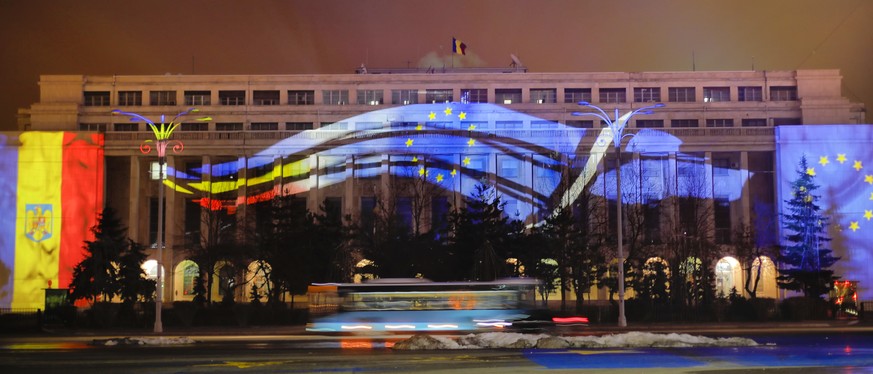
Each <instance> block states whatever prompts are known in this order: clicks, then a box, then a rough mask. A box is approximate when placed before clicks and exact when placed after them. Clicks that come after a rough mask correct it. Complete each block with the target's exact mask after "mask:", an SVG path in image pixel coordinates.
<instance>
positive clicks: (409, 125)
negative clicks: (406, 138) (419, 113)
mask: <svg viewBox="0 0 873 374" xmlns="http://www.w3.org/2000/svg"><path fill="white" fill-rule="evenodd" d="M416 126H418V122H401V121H397V122H391V129H392V130H401V129H413V128H415V127H416Z"/></svg>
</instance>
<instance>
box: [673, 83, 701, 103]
mask: <svg viewBox="0 0 873 374" xmlns="http://www.w3.org/2000/svg"><path fill="white" fill-rule="evenodd" d="M667 95H668V96H669V98H668V100H670V102H671V103H693V102H694V101H695V100H697V99H696V97H695V96H696V95H697V89H696V88H694V87H670V88H668V89H667Z"/></svg>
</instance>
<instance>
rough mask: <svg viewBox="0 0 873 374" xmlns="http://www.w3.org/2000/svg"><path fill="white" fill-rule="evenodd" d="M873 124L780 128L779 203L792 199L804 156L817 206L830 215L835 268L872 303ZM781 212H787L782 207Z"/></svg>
mask: <svg viewBox="0 0 873 374" xmlns="http://www.w3.org/2000/svg"><path fill="white" fill-rule="evenodd" d="M871 139H873V125H812V126H783V127H777V128H776V147H777V148H776V149H777V153H776V155H777V173H778V175H779V176H780V177H779V178H780V179H779V184H778V188H779V191H778V199H777V200H778V203H779V204H780V205H781V206H784V205H785V201H786V200H789V199H791V182H793V181H794V180H795V179H797V169H798V165H799V164H800V159H801V157H803V156H806V160H807V163H808V165H809V170H807V171H806V172H807V173H810V174H811V175H814V182H815V183H816V184H817V185H819V189H818V190H817V192H818V194H819V195H820V200H819V207H820V208H821V209H822V211H823V212H824V213H825V214H826V215H828V216H830V218H831V219H830V227H829V228H828V235H829V236H830V237H831V239H832V240H831V242H830V243H828V244H829V245H830V248H831V249H832V250H833V251H834V255H835V256H842V259H841V260H840V261H837V263H836V265H835V266H834V270H835V274H836V275H838V276H841V277H842V279H844V280H851V281H859V282H860V283H859V284H860V285H861V287H859V294H860V295H859V297H861V299H867V300H869V299H870V298H871V297H873V288H871V287H869V286H868V287H864V286H863V285H870V284H873V276H871V273H870V263H871V262H873V244H871V243H873V242H871V239H873V140H871ZM781 206H780V210H782V211H784V209H781Z"/></svg>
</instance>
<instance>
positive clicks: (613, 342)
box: [394, 331, 758, 350]
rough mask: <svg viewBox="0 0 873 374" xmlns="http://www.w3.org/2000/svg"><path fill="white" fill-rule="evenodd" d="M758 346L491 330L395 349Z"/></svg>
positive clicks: (676, 337)
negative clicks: (563, 335) (564, 335)
mask: <svg viewBox="0 0 873 374" xmlns="http://www.w3.org/2000/svg"><path fill="white" fill-rule="evenodd" d="M756 345H758V343H757V342H755V341H754V340H752V339H747V338H740V337H730V338H709V337H705V336H696V335H689V334H676V333H671V334H656V333H650V332H639V331H632V332H627V333H622V334H611V335H604V336H573V337H562V336H551V335H546V334H521V333H503V332H487V333H481V334H469V335H464V336H461V337H458V338H457V339H452V338H448V337H444V336H431V335H426V334H418V335H414V336H412V337H410V338H409V339H406V340H402V341H399V342H397V343H396V344H394V349H400V350H426V349H489V348H491V349H493V348H510V349H519V348H521V349H525V348H539V349H562V348H645V347H652V348H664V347H750V346H756Z"/></svg>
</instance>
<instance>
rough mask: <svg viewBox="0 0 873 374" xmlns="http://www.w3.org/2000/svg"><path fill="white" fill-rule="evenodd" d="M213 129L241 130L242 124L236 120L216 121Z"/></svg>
mask: <svg viewBox="0 0 873 374" xmlns="http://www.w3.org/2000/svg"><path fill="white" fill-rule="evenodd" d="M215 131H243V124H242V123H238V122H232V123H216V124H215Z"/></svg>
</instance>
